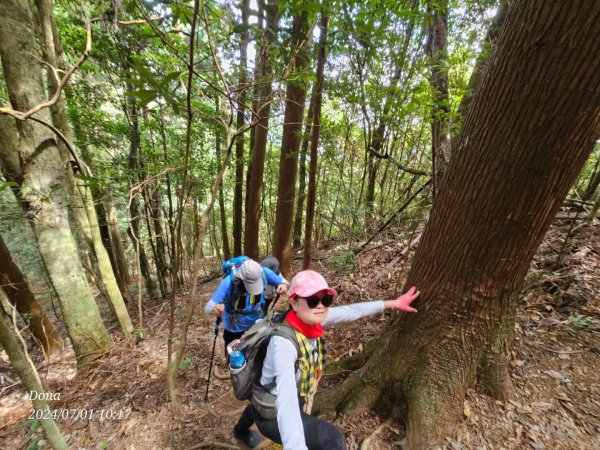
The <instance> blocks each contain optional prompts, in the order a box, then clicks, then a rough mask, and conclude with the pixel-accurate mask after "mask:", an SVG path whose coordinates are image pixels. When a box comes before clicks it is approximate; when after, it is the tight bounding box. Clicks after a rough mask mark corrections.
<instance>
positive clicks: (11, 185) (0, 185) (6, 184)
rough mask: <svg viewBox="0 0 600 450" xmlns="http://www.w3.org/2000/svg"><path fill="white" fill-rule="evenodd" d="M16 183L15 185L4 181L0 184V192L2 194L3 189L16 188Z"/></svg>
mask: <svg viewBox="0 0 600 450" xmlns="http://www.w3.org/2000/svg"><path fill="white" fill-rule="evenodd" d="M16 185H17V183H15V182H14V181H6V182H4V183H2V184H0V192H2V191H3V190H4V189H7V188H9V187H13V186H16Z"/></svg>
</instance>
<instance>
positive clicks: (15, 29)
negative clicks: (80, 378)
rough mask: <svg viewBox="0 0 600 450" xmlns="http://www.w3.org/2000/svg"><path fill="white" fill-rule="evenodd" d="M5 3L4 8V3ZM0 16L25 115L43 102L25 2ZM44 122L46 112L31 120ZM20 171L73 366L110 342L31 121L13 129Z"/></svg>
mask: <svg viewBox="0 0 600 450" xmlns="http://www.w3.org/2000/svg"><path fill="white" fill-rule="evenodd" d="M5 3H6V2H5ZM8 3H9V4H5V5H4V7H3V8H2V9H1V10H0V54H1V56H2V66H3V70H4V77H5V79H6V84H7V88H8V91H9V96H10V100H11V103H12V106H13V108H15V109H16V110H20V111H27V110H29V109H30V108H31V107H33V106H34V105H36V104H38V103H41V102H42V101H45V100H46V95H45V92H44V84H43V81H42V72H41V69H40V66H39V64H38V61H37V60H36V56H35V55H37V54H38V53H39V52H38V51H37V49H36V47H35V36H34V35H33V33H32V32H31V28H32V20H31V12H30V10H29V6H28V4H27V2H25V1H23V0H12V1H10V2H8ZM36 116H37V117H38V118H39V119H42V120H45V121H46V122H50V117H49V113H48V110H42V111H40V112H38V113H37V115H36ZM17 126H18V129H19V134H20V137H21V141H20V144H21V145H20V148H19V150H18V151H19V152H20V161H21V165H22V178H23V181H22V184H21V188H20V193H21V199H22V200H23V201H24V202H25V203H26V204H27V205H28V207H29V210H30V211H31V212H32V220H33V225H34V233H35V235H36V239H37V243H38V246H39V250H40V254H41V256H42V259H43V260H44V263H45V265H46V269H47V271H48V274H49V277H50V280H51V281H52V284H53V286H54V289H55V290H56V293H57V295H58V297H59V301H60V304H61V309H62V312H63V316H64V319H65V322H66V327H67V331H68V333H69V337H70V338H71V341H72V343H73V349H74V350H75V354H76V355H77V357H78V358H79V362H80V363H83V362H85V361H86V360H88V359H89V358H90V357H91V356H92V355H93V354H94V353H96V352H99V351H104V350H106V349H107V348H108V347H110V339H109V336H108V333H107V331H106V329H105V328H104V325H103V323H102V319H101V317H100V312H99V310H98V306H97V305H96V303H95V301H94V296H93V294H92V291H91V289H90V287H89V285H88V284H87V281H86V279H85V276H84V274H83V269H82V266H81V261H80V259H79V253H78V249H77V245H76V243H75V239H74V238H73V234H72V233H71V228H70V226H69V221H68V214H67V209H66V207H65V205H66V204H67V203H68V200H67V196H66V191H65V188H64V184H65V168H64V164H63V162H62V161H61V159H60V156H59V152H58V148H57V145H56V139H55V137H54V135H53V134H52V133H51V132H49V130H48V129H47V128H44V127H42V126H41V125H39V124H36V123H34V122H33V121H29V120H27V121H19V122H18V123H17Z"/></svg>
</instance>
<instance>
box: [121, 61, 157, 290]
mask: <svg viewBox="0 0 600 450" xmlns="http://www.w3.org/2000/svg"><path fill="white" fill-rule="evenodd" d="M128 51H129V50H126V52H128ZM129 58H130V55H129V54H125V55H123V62H122V65H123V71H124V72H125V74H126V76H131V73H130V62H129ZM132 91H133V86H131V83H127V92H132ZM125 109H126V111H125V113H126V115H127V117H128V119H129V129H130V134H129V136H130V143H129V157H128V163H127V167H128V169H129V170H130V172H131V173H130V177H131V179H132V180H134V182H135V181H136V180H137V179H138V174H139V171H140V170H142V169H141V168H140V166H141V164H140V158H141V156H140V139H141V138H140V126H139V115H138V108H137V104H136V101H135V98H134V97H128V98H127V99H126V106H125ZM130 195H131V198H130V201H129V216H130V220H129V227H128V229H127V234H128V235H129V238H130V239H131V242H132V243H133V246H134V248H135V251H136V253H137V256H138V258H139V263H140V269H141V272H142V273H141V275H142V276H143V277H144V282H145V285H146V292H147V293H148V296H149V297H150V298H159V297H160V294H159V292H158V289H157V287H156V283H155V282H154V279H153V278H152V271H151V269H150V263H149V262H148V257H147V255H146V250H145V248H144V242H143V240H142V238H141V235H140V221H141V220H142V208H141V205H140V196H139V194H138V192H137V189H134V190H133V191H132V192H131V194H130Z"/></svg>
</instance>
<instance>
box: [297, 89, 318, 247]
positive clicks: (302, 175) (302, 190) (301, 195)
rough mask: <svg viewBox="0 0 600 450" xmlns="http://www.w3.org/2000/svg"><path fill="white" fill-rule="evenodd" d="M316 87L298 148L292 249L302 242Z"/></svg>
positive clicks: (311, 95)
mask: <svg viewBox="0 0 600 450" xmlns="http://www.w3.org/2000/svg"><path fill="white" fill-rule="evenodd" d="M316 88H317V85H316V84H313V87H312V92H311V94H310V100H309V102H308V103H309V105H308V114H307V115H306V122H305V123H306V126H305V127H304V135H303V136H302V145H301V146H300V162H299V164H298V170H299V174H298V178H299V179H298V200H297V201H296V214H294V232H293V239H292V244H293V246H294V247H298V246H300V243H301V242H302V217H303V216H304V203H305V201H306V155H307V153H308V144H309V143H310V132H311V127H312V121H313V115H314V103H315V92H316Z"/></svg>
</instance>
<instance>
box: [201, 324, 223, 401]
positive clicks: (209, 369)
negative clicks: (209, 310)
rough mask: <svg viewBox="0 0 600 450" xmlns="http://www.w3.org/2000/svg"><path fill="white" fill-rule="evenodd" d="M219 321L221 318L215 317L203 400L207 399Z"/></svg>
mask: <svg viewBox="0 0 600 450" xmlns="http://www.w3.org/2000/svg"><path fill="white" fill-rule="evenodd" d="M220 323H221V318H220V317H217V322H216V323H215V340H214V341H213V349H212V354H211V355H210V367H209V368H208V381H207V382H206V394H204V401H207V400H208V387H209V386H210V376H211V375H212V366H213V361H214V359H215V347H216V346H217V337H218V336H219V324H220Z"/></svg>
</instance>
